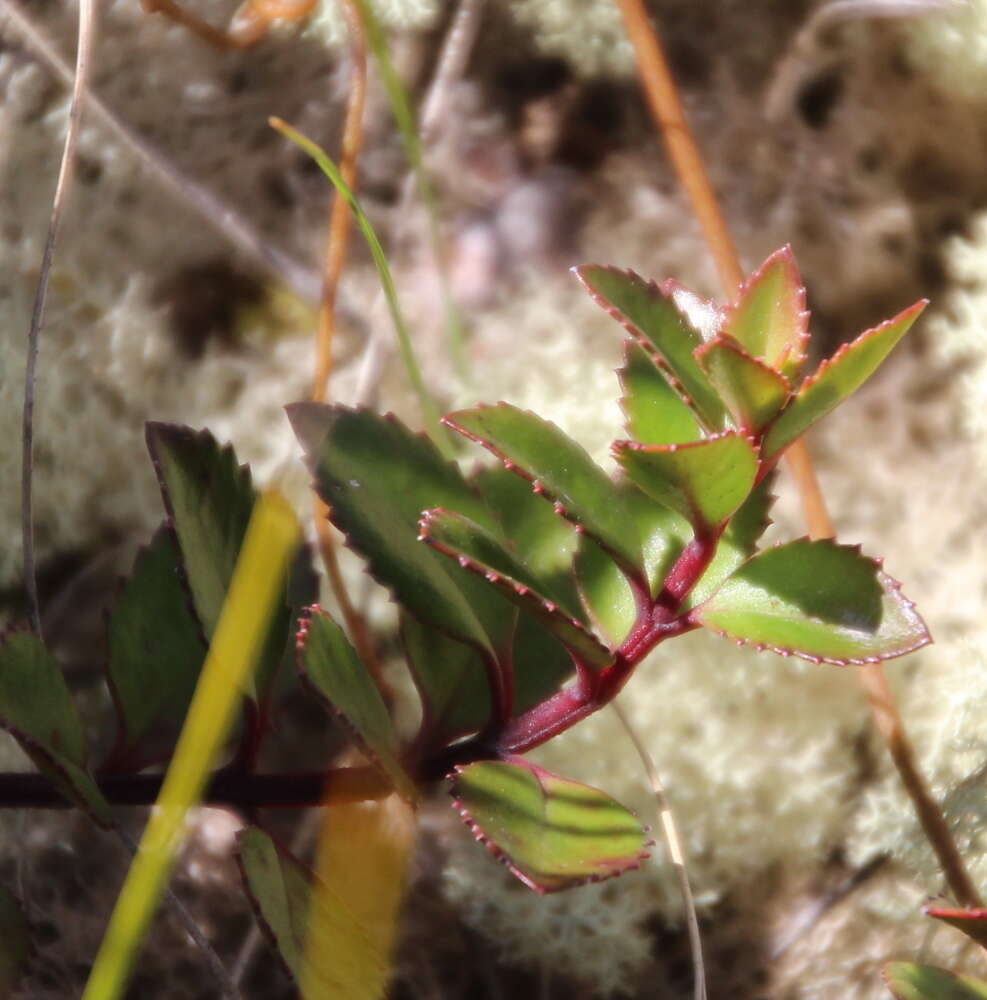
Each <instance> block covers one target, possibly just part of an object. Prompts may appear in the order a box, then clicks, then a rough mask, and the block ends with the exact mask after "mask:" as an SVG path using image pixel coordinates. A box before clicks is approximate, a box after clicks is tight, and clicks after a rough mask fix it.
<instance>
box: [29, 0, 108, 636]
mask: <svg viewBox="0 0 987 1000" xmlns="http://www.w3.org/2000/svg"><path fill="white" fill-rule="evenodd" d="M95 21H96V11H95V4H94V0H79V40H78V44H77V46H76V54H75V75H74V80H73V82H72V100H71V103H70V104H69V120H68V126H67V127H66V129H65V145H64V146H63V147H62V162H61V164H60V165H59V168H58V180H57V181H56V183H55V194H54V197H53V198H52V202H51V217H50V218H49V220H48V236H47V238H46V239H45V248H44V254H43V255H42V258H41V273H40V274H39V275H38V286H37V289H36V290H35V294H34V307H33V308H32V310H31V325H30V327H29V328H28V333H27V361H26V364H25V366H24V412H23V421H22V425H21V541H22V545H23V552H24V583H25V587H26V589H27V599H28V606H29V609H30V616H31V627H32V628H33V629H34V631H35V632H36V633H37V634H38V635H39V636H40V635H41V605H40V603H39V601H38V577H37V567H36V566H35V562H34V495H33V487H34V401H35V382H36V379H37V367H38V346H39V342H40V339H41V327H42V325H43V323H44V316H45V301H46V299H47V297H48V279H49V277H50V276H51V262H52V259H53V258H54V256H55V244H56V243H57V242H58V231H59V227H60V225H61V221H62V211H63V209H64V207H65V201H66V199H67V198H68V193H69V189H70V187H71V184H72V173H73V170H74V168H75V150H76V145H77V144H78V141H79V122H80V119H81V116H82V101H83V95H84V94H85V92H86V80H87V77H88V75H89V58H90V55H91V53H92V45H93V34H94V32H95V27H96V25H95Z"/></svg>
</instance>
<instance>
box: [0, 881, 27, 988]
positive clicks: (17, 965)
mask: <svg viewBox="0 0 987 1000" xmlns="http://www.w3.org/2000/svg"><path fill="white" fill-rule="evenodd" d="M32 951H33V946H32V944H31V928H30V925H29V924H28V922H27V918H26V917H25V916H24V911H23V910H22V909H21V904H20V903H19V902H18V901H17V898H16V897H15V896H14V894H13V893H12V892H10V891H9V890H7V889H6V888H4V887H3V886H0V997H11V996H13V995H14V988H15V987H16V986H17V981H18V980H19V979H20V977H21V974H22V973H23V972H24V969H25V967H26V966H27V963H28V960H29V959H30V957H31V952H32Z"/></svg>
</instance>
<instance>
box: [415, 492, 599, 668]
mask: <svg viewBox="0 0 987 1000" xmlns="http://www.w3.org/2000/svg"><path fill="white" fill-rule="evenodd" d="M419 527H420V529H421V534H420V536H419V537H420V538H421V539H422V541H424V542H425V543H426V544H428V545H430V546H432V547H433V548H434V549H436V550H437V551H438V552H442V553H443V554H444V555H447V556H450V557H452V558H454V559H456V560H457V561H458V562H459V565H460V566H463V567H464V568H466V569H469V570H472V571H473V572H474V573H476V574H477V575H478V576H479V577H480V578H481V579H483V580H486V581H487V583H489V584H490V585H491V586H493V587H496V588H497V589H498V590H499V591H500V592H501V593H502V594H504V596H506V597H507V598H508V600H511V601H513V602H515V603H516V604H517V605H518V606H519V607H521V608H523V609H524V610H525V611H527V612H528V614H530V615H531V616H532V617H534V618H536V619H537V620H538V621H539V622H541V624H542V625H544V627H545V628H546V629H548V631H549V632H551V633H552V635H554V636H555V637H556V638H557V639H558V640H559V641H560V642H562V643H563V644H564V645H565V646H567V647H568V648H569V649H571V650H572V651H573V653H574V654H575V655H576V656H577V657H578V658H579V660H580V662H581V663H583V664H584V665H585V666H586V667H589V668H590V669H593V670H602V669H603V668H604V667H607V666H609V665H610V664H611V663H612V662H613V656H612V654H611V653H610V651H609V650H608V649H606V648H605V647H604V646H603V645H601V644H600V642H599V640H598V639H597V638H596V637H595V636H594V635H593V634H592V633H591V632H590V631H589V630H588V629H587V628H586V626H585V625H583V624H582V622H580V621H578V620H577V619H575V618H574V617H573V616H572V615H571V614H570V613H569V612H567V611H566V609H565V608H562V607H560V606H559V605H558V604H557V603H555V602H553V601H550V600H548V599H547V598H545V597H543V596H542V595H541V593H540V592H539V591H540V584H539V581H538V580H536V579H535V577H534V576H533V574H532V573H531V571H530V570H529V569H528V567H527V566H525V565H523V564H522V563H521V562H520V561H519V560H518V559H517V558H516V557H515V556H514V555H513V554H512V553H510V552H509V551H508V550H507V549H506V548H504V546H502V545H501V544H500V542H499V541H497V539H496V538H494V537H493V536H492V535H490V534H489V533H488V532H486V531H484V530H483V529H482V528H481V527H480V526H479V525H478V524H475V523H474V522H472V521H470V520H469V518H466V517H463V516H462V515H461V514H456V513H452V512H450V511H444V510H442V509H441V508H440V509H437V510H430V511H426V512H425V514H424V515H423V517H422V520H421V521H420V522H419Z"/></svg>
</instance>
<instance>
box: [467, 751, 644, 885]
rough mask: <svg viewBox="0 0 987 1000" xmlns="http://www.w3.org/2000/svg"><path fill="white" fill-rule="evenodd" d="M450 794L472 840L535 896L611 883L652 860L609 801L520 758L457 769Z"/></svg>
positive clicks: (636, 829) (640, 835) (632, 825)
mask: <svg viewBox="0 0 987 1000" xmlns="http://www.w3.org/2000/svg"><path fill="white" fill-rule="evenodd" d="M452 794H453V796H454V797H455V799H456V807H457V808H458V809H459V811H460V813H461V815H462V816H463V819H464V820H466V822H467V823H468V825H469V826H470V828H471V829H472V830H473V834H474V836H476V838H477V839H478V840H480V841H481V842H482V843H484V844H485V845H486V846H487V847H488V848H489V849H490V850H491V851H493V853H494V854H495V855H496V856H497V857H498V858H499V859H500V860H501V861H502V862H503V863H504V864H505V865H507V867H508V868H509V869H510V870H511V871H512V872H513V873H514V874H515V875H516V876H517V877H518V878H519V879H520V880H521V881H522V882H524V884H525V885H527V886H529V887H530V888H532V889H534V890H535V891H536V892H557V891H559V890H561V889H568V888H571V887H572V886H576V885H582V884H583V883H585V882H596V881H600V880H601V879H605V878H610V877H611V876H613V875H619V874H621V873H622V872H625V871H627V870H628V869H630V868H637V867H638V866H639V865H640V863H641V861H642V860H643V859H644V858H646V857H647V856H648V854H647V850H646V849H647V847H648V845H649V843H650V842H649V841H648V839H647V835H646V833H645V831H644V829H643V828H642V826H641V824H640V823H639V822H638V820H637V818H636V817H635V816H634V815H633V814H632V813H630V812H628V810H626V809H625V808H624V807H623V806H622V805H620V804H619V803H618V802H616V801H614V800H613V799H612V798H610V796H609V795H606V794H604V793H603V792H601V791H598V790H597V789H595V788H590V787H589V786H588V785H582V784H579V783H578V782H575V781H568V780H567V779H565V778H560V777H559V776H558V775H555V774H550V773H549V772H548V771H545V770H543V769H542V768H540V767H538V766H536V765H535V764H532V763H530V762H529V761H525V760H522V759H520V758H516V759H514V760H512V761H511V762H506V761H480V762H478V763H474V764H469V765H466V766H465V767H459V768H457V769H456V772H455V774H454V775H453V776H452Z"/></svg>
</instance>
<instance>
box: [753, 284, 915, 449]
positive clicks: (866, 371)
mask: <svg viewBox="0 0 987 1000" xmlns="http://www.w3.org/2000/svg"><path fill="white" fill-rule="evenodd" d="M927 304H928V303H927V302H926V300H925V299H922V300H920V301H919V302H916V303H915V304H914V305H912V306H909V307H908V308H907V309H905V310H904V311H903V312H901V313H899V314H898V315H897V316H895V317H894V318H893V319H889V320H885V321H884V322H883V323H881V324H880V325H879V326H875V327H873V328H872V329H870V330H866V331H865V332H864V333H862V334H861V335H860V336H859V337H857V339H856V340H854V341H851V342H850V343H849V344H844V345H843V346H842V347H841V348H840V349H839V350H838V351H837V352H836V353H835V354H834V355H833V356H832V357H831V358H830V359H829V360H828V361H824V362H823V363H822V364H821V365H820V366H819V368H818V370H817V371H816V372H815V373H814V374H813V375H811V376H810V377H809V378H807V379H806V380H805V382H803V383H802V386H801V388H800V389H799V391H798V393H797V394H796V395H795V396H794V397H792V399H791V400H789V402H788V405H787V406H786V407H785V409H784V410H782V411H781V414H780V415H779V416H778V419H777V420H776V421H775V422H774V423H773V424H772V425H771V427H769V428H768V432H767V434H766V435H765V437H764V444H763V447H762V456H763V457H764V458H765V459H769V458H772V457H774V456H775V455H777V454H779V453H780V452H781V451H782V450H784V449H785V448H787V447H788V445H790V444H791V443H792V442H793V441H794V440H795V439H796V438H798V437H799V436H800V435H801V434H804V433H805V431H807V430H808V429H809V428H810V427H811V426H812V425H813V424H814V423H816V421H818V420H820V419H821V418H822V417H824V416H825V415H826V414H827V413H829V412H830V410H832V409H833V408H834V407H836V406H838V405H839V404H840V403H842V402H843V400H845V399H846V398H847V397H848V396H850V395H851V394H852V393H854V392H856V391H857V389H859V388H860V386H862V385H863V384H864V382H866V381H867V379H869V378H870V376H871V375H872V374H873V373H874V371H875V370H876V369H877V367H878V366H879V365H880V364H881V362H882V361H883V360H884V359H885V358H886V357H887V356H888V355H889V354H890V353H891V350H892V349H893V348H894V346H895V345H896V344H897V343H898V341H899V340H901V338H902V337H903V336H904V335H905V334H906V333H907V332H908V330H909V328H910V327H911V325H912V324H913V323H914V322H915V320H916V319H918V317H919V314H920V313H921V312H922V310H923V309H924V308H925V307H926V305H927Z"/></svg>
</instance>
